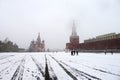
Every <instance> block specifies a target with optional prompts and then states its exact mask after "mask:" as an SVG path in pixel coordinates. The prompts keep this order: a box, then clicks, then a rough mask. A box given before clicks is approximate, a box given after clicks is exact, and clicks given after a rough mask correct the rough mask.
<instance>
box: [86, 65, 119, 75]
mask: <svg viewBox="0 0 120 80" xmlns="http://www.w3.org/2000/svg"><path fill="white" fill-rule="evenodd" d="M84 66H86V65H84ZM86 67H88V68H91V69H93V70H97V71H100V72H103V73H107V74H111V75H115V76H118V77H120V74H116V73H112V72H110V71H105V70H102V69H97V68H94V67H90V66H86Z"/></svg>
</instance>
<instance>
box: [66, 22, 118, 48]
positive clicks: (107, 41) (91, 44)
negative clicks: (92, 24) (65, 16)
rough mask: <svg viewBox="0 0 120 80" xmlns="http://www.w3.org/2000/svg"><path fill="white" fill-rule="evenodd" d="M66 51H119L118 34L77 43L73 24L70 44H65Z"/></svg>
mask: <svg viewBox="0 0 120 80" xmlns="http://www.w3.org/2000/svg"><path fill="white" fill-rule="evenodd" d="M66 50H120V33H119V34H116V33H109V34H104V35H100V36H96V37H95V38H91V39H88V40H84V43H79V36H78V35H77V32H76V27H75V22H73V27H72V34H71V36H70V42H69V43H66Z"/></svg>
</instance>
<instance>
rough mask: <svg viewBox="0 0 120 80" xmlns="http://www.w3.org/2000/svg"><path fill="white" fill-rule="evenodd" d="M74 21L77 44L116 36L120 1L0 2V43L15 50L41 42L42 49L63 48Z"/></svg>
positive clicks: (6, 0) (11, 0)
mask: <svg viewBox="0 0 120 80" xmlns="http://www.w3.org/2000/svg"><path fill="white" fill-rule="evenodd" d="M73 20H75V21H76V26H77V33H78V35H79V37H80V42H83V41H84V40H85V39H88V38H92V37H95V36H98V35H102V34H107V33H112V32H116V33H120V0H0V40H4V39H5V38H6V37H8V38H9V39H10V40H11V41H13V42H15V43H17V44H18V46H19V47H23V48H28V47H29V45H30V42H31V40H33V39H35V40H36V38H37V35H38V33H39V32H40V34H41V39H44V40H45V44H46V48H50V49H64V48H65V45H66V43H67V42H69V36H70V35H71V26H72V21H73Z"/></svg>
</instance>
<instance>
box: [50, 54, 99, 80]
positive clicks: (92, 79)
mask: <svg viewBox="0 0 120 80" xmlns="http://www.w3.org/2000/svg"><path fill="white" fill-rule="evenodd" d="M50 56H51V55H50ZM51 57H52V56H51ZM52 58H53V59H54V60H55V61H56V62H57V63H58V64H59V65H60V66H61V67H62V68H63V70H64V71H65V72H66V73H67V74H68V75H69V76H70V77H71V78H73V80H78V79H77V77H78V75H79V76H81V79H83V80H84V79H87V80H101V79H100V78H97V77H95V76H92V75H90V74H87V73H85V72H83V71H80V70H77V69H75V68H73V67H70V66H69V65H67V64H65V63H63V62H61V61H58V60H57V59H55V58H54V57H52ZM65 66H67V67H68V68H66V67H65ZM73 73H75V74H73ZM76 74H77V75H76ZM82 77H84V78H82Z"/></svg>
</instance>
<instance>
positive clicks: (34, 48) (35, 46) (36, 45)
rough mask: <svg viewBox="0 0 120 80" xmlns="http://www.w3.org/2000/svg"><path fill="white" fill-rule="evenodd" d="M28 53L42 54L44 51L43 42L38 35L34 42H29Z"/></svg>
mask: <svg viewBox="0 0 120 80" xmlns="http://www.w3.org/2000/svg"><path fill="white" fill-rule="evenodd" d="M29 51H30V52H44V51H45V42H44V40H42V41H41V38H40V33H39V34H38V37H37V40H36V41H34V40H33V41H31V43H30V47H29Z"/></svg>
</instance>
